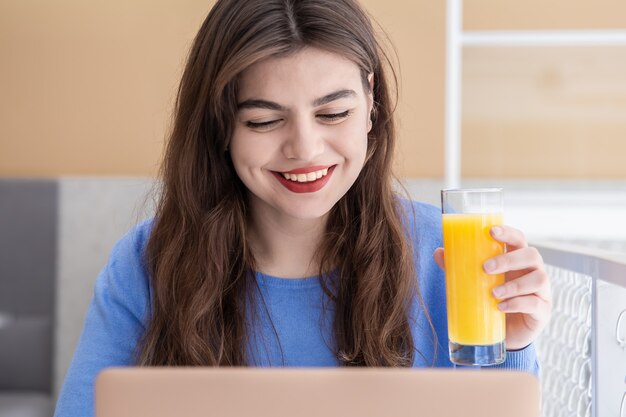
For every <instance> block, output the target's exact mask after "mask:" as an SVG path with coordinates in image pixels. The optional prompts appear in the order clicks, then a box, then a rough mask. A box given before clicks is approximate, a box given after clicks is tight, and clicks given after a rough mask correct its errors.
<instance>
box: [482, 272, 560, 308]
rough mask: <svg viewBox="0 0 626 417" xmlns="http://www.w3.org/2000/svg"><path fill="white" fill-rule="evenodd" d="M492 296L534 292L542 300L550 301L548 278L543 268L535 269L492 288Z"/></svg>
mask: <svg viewBox="0 0 626 417" xmlns="http://www.w3.org/2000/svg"><path fill="white" fill-rule="evenodd" d="M492 293H493V296H494V297H496V298H498V299H500V300H505V299H510V298H513V297H520V296H525V295H531V294H534V295H536V296H538V297H539V298H541V299H542V300H544V301H548V302H550V301H551V299H552V295H551V292H550V279H549V278H548V274H546V272H545V271H544V270H543V269H536V270H534V271H532V272H530V273H528V274H526V275H524V276H522V277H519V278H517V279H514V280H511V281H508V282H507V283H505V284H502V285H499V286H497V287H495V288H494V289H493V290H492Z"/></svg>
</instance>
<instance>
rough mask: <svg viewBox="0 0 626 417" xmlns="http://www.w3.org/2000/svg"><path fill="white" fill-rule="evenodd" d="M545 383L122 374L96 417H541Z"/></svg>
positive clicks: (296, 372)
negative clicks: (540, 384) (540, 386)
mask: <svg viewBox="0 0 626 417" xmlns="http://www.w3.org/2000/svg"><path fill="white" fill-rule="evenodd" d="M539 403H540V397H539V382H538V380H537V379H536V378H535V377H534V376H532V375H530V374H528V373H522V372H511V371H503V370H486V369H483V370H480V371H478V370H465V369H463V370H461V369H457V370H451V369H448V370H440V369H398V368H393V369H390V368H360V369H355V368H352V369H346V368H341V369H340V368H315V369H305V368H119V369H108V370H105V371H103V372H102V373H101V374H100V375H99V376H98V378H97V381H96V398H95V407H96V417H201V416H202V417H213V416H215V417H296V416H297V417H320V416H323V417H405V416H406V417H408V416H428V417H450V416H462V417H474V416H476V417H478V416H480V417H502V416H506V417H539V415H540V409H539V408H540V405H539Z"/></svg>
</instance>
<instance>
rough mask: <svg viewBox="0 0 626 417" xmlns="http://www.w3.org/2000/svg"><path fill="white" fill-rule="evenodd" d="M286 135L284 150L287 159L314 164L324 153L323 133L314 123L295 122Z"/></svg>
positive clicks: (301, 120) (306, 121) (302, 119)
mask: <svg viewBox="0 0 626 417" xmlns="http://www.w3.org/2000/svg"><path fill="white" fill-rule="evenodd" d="M286 133H287V137H286V139H285V141H284V144H283V147H282V148H283V149H282V150H283V154H284V155H285V157H286V158H287V159H295V160H300V161H311V162H312V161H315V160H316V158H317V157H318V156H319V155H321V154H322V153H323V152H324V139H323V132H322V129H321V127H320V126H316V123H315V122H314V121H309V120H306V119H304V118H300V119H298V120H294V121H293V122H292V123H291V126H290V129H288V130H287V132H286Z"/></svg>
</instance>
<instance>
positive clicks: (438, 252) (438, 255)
mask: <svg viewBox="0 0 626 417" xmlns="http://www.w3.org/2000/svg"><path fill="white" fill-rule="evenodd" d="M433 259H434V260H435V262H436V263H437V265H439V268H441V269H442V270H443V271H445V270H446V268H445V266H444V263H443V260H444V257H443V248H437V249H435V252H434V253H433Z"/></svg>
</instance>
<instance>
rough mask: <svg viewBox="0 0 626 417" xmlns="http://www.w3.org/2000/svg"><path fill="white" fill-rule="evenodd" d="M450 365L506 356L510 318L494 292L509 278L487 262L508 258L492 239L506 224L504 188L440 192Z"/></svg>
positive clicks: (498, 360)
mask: <svg viewBox="0 0 626 417" xmlns="http://www.w3.org/2000/svg"><path fill="white" fill-rule="evenodd" d="M441 208H442V213H443V218H442V223H443V246H444V250H445V256H444V258H445V269H446V301H447V309H448V339H449V350H450V360H451V361H452V362H453V363H456V364H459V365H497V364H499V363H502V362H504V360H505V357H506V346H505V343H504V339H505V318H504V313H502V312H501V311H500V310H498V307H497V301H496V299H495V298H494V297H493V295H492V293H491V290H492V289H493V288H494V287H496V286H498V285H501V284H503V283H504V274H498V275H489V274H487V273H486V272H484V270H483V263H484V262H485V261H486V260H487V259H489V258H492V257H494V256H497V255H500V254H502V253H504V244H503V243H500V242H498V241H496V240H495V239H493V238H492V237H491V235H490V234H489V230H490V228H491V227H492V226H496V225H501V224H502V219H503V192H502V189H501V188H477V189H450V190H442V191H441Z"/></svg>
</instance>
